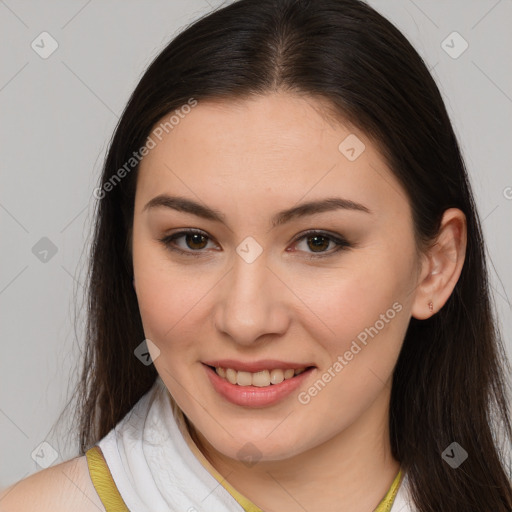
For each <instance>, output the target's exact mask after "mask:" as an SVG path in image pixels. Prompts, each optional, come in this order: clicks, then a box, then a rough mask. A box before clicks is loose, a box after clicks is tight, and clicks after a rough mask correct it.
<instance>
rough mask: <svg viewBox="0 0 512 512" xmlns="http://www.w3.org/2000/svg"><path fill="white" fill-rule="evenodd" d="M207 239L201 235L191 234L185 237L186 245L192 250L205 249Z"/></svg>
mask: <svg viewBox="0 0 512 512" xmlns="http://www.w3.org/2000/svg"><path fill="white" fill-rule="evenodd" d="M207 238H208V237H206V236H204V235H201V234H199V233H192V234H190V233H189V234H186V235H185V243H186V244H187V247H189V248H190V249H204V248H205V247H206V242H207ZM198 246H199V247H198Z"/></svg>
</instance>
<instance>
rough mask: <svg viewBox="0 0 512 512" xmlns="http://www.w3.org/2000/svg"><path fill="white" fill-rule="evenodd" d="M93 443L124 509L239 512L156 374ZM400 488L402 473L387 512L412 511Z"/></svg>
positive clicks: (154, 511) (235, 503) (142, 511)
mask: <svg viewBox="0 0 512 512" xmlns="http://www.w3.org/2000/svg"><path fill="white" fill-rule="evenodd" d="M97 444H98V445H99V447H100V448H101V450H102V452H103V456H104V457H105V460H106V462H107V464H108V467H109V469H110V472H111V474H112V478H113V479H114V483H115V484H116V486H117V489H118V491H119V493H120V494H121V497H122V498H123V500H124V502H125V503H126V506H127V507H128V508H129V509H130V510H136V511H137V512H169V511H173V512H200V511H208V512H243V508H242V506H241V505H240V504H239V503H238V502H237V501H236V500H235V498H234V497H233V496H232V495H231V494H230V493H229V492H228V490H227V489H225V488H224V487H223V486H222V485H220V484H219V482H218V481H217V480H216V478H215V477H214V476H213V475H212V474H211V473H210V472H209V471H208V470H207V469H206V468H205V467H204V466H203V464H202V463H201V461H200V460H199V459H198V458H197V457H196V456H195V454H194V453H193V452H192V450H191V449H190V447H189V446H188V444H187V441H186V439H185V438H184V436H183V433H182V432H181V430H180V427H179V425H178V422H177V420H176V418H175V415H174V412H173V408H172V406H171V401H170V400H169V391H168V390H167V388H166V386H165V384H164V382H163V381H162V379H161V377H160V376H157V379H156V381H155V384H154V385H153V387H152V388H151V389H150V390H149V391H148V392H147V393H146V394H145V395H143V396H142V397H141V398H140V400H139V401H138V402H137V403H136V404H135V405H134V406H133V408H132V409H131V410H130V412H129V413H128V414H126V416H125V417H124V418H123V419H122V420H121V421H120V422H119V423H118V424H117V425H116V427H115V428H113V429H112V430H111V431H110V432H109V433H108V434H107V435H106V436H105V437H104V438H103V439H101V440H100V441H99V442H98V443H97ZM406 485H407V475H404V478H403V479H402V483H401V485H400V487H399V490H398V493H397V495H396V497H395V501H394V503H393V507H392V509H391V512H412V509H411V508H410V506H409V505H408V501H409V500H408V499H407V496H406Z"/></svg>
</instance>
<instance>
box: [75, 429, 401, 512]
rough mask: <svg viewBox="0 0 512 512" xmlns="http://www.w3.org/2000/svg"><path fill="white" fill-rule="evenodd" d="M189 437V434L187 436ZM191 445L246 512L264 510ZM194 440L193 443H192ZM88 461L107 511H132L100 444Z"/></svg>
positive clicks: (384, 509) (392, 492) (385, 505)
mask: <svg viewBox="0 0 512 512" xmlns="http://www.w3.org/2000/svg"><path fill="white" fill-rule="evenodd" d="M187 437H188V436H187ZM187 441H189V446H190V447H191V448H192V450H193V451H194V453H195V454H196V456H197V457H198V458H199V460H200V461H201V462H202V463H203V465H204V466H205V467H206V468H207V469H208V470H209V471H210V472H211V473H212V474H213V476H214V477H215V478H216V479H217V480H218V481H219V482H220V483H221V484H222V486H223V487H224V488H225V489H226V490H227V491H228V492H229V493H230V494H231V495H232V496H233V498H235V500H236V501H237V502H238V503H239V504H240V505H241V506H242V508H243V509H244V511H245V512H263V511H262V510H261V509H260V508H259V507H257V506H256V505H255V504H254V503H252V502H251V501H250V500H249V499H247V498H246V497H245V496H243V495H242V494H241V493H239V492H238V491H237V490H236V489H235V488H234V487H233V486H232V485H231V484H229V483H228V482H227V481H226V479H225V478H224V477H223V476H222V475H221V474H220V473H219V472H218V471H217V470H216V469H215V468H214V467H213V466H212V465H211V464H210V463H209V461H208V460H207V459H206V457H205V456H204V455H203V453H202V452H201V451H200V450H199V448H198V447H197V445H196V444H195V443H194V442H193V441H192V439H191V438H190V437H188V439H187ZM190 441H192V443H190ZM85 455H86V457H87V463H88V465H89V473H90V475H91V480H92V482H93V484H94V487H95V488H96V492H97V493H98V496H99V497H100V499H101V502H102V503H103V506H104V507H105V509H106V511H107V512H130V511H129V509H128V507H127V506H126V504H125V502H124V501H123V498H122V497H121V495H120V494H119V491H118V490H117V487H116V484H115V482H114V479H113V478H112V475H111V473H110V470H109V468H108V465H107V463H106V461H105V458H104V457H103V454H102V452H101V449H100V447H99V446H93V447H92V448H91V449H90V450H87V452H86V453H85ZM401 479H402V470H401V469H400V471H398V474H397V475H396V477H395V479H394V480H393V483H392V484H391V487H390V488H389V490H388V492H387V493H386V496H384V498H383V499H382V501H381V502H380V503H379V505H378V506H377V508H376V509H375V511H374V512H389V511H390V510H391V507H392V506H393V502H394V501H395V497H396V494H397V492H398V488H399V486H400V482H401Z"/></svg>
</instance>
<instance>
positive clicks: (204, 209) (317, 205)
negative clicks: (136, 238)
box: [142, 194, 372, 227]
mask: <svg viewBox="0 0 512 512" xmlns="http://www.w3.org/2000/svg"><path fill="white" fill-rule="evenodd" d="M153 208H171V209H173V210H177V211H180V212H185V213H191V214H192V215H196V216H197V217H201V218H203V219H207V220H212V221H215V222H220V223H222V224H226V217H225V215H224V214H223V213H221V212H220V211H218V210H215V209H212V208H209V207H208V206H204V205H202V204H200V203H197V202H196V201H193V200H191V199H187V198H185V197H178V196H169V195H167V194H161V195H158V196H156V197H154V198H153V199H151V200H150V201H149V202H148V203H147V204H146V205H145V206H144V208H143V209H142V211H143V212H144V211H146V210H151V209H153ZM340 209H343V210H353V211H360V212H364V213H369V214H372V211H371V210H370V209H368V208H367V207H366V206H364V205H362V204H360V203H356V202H355V201H351V200H350V199H342V198H341V197H328V198H325V199H321V200H317V201H309V202H307V203H302V204H299V205H298V206H294V207H292V208H289V209H287V210H282V211H280V212H278V213H276V214H275V215H274V216H273V217H272V227H276V226H280V225H282V224H285V223H287V222H289V221H290V220H292V219H296V218H299V217H305V216H307V215H314V214H315V213H322V212H328V211H334V210H340Z"/></svg>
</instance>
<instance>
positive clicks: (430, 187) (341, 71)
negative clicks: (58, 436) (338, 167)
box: [76, 0, 512, 512]
mask: <svg viewBox="0 0 512 512" xmlns="http://www.w3.org/2000/svg"><path fill="white" fill-rule="evenodd" d="M277 90H283V91H289V92H291V93H297V94H303V95H305V96H309V97H316V98H319V99H322V100H324V101H327V103H328V104H329V105H330V107H331V110H332V112H333V113H334V114H335V115H338V116H339V119H346V120H348V121H349V122H351V123H353V124H354V125H355V126H357V127H358V128H360V129H361V130H362V131H363V132H365V133H366V134H367V135H368V136H369V137H371V138H372V140H374V141H375V142H376V143H377V144H378V145H379V148H380V149H381V151H382V154H383V155H384V157H385V158H386V160H387V162H388V164H389V166H390V168H391V169H392V171H393V173H394V174H395V175H396V177H397V179H398V180H399V181H400V182H401V183H402V185H403V187H404V188H405V190H406V192H407V195H408V198H409V200H410V203H411V207H412V211H413V220H414V227H415V235H416V238H417V242H418V247H419V248H421V249H425V248H427V247H428V246H429V244H430V243H432V242H433V241H434V240H435V237H436V234H437V233H438V230H439V227H440V221H441V217H442V214H443V212H444V211H445V210H446V209H448V208H451V207H455V208H459V209H461V210H462V211H463V212H464V214H465V215H466V219H467V230H468V243H467V252H466V259H465V263H464V266H463V269H462V273H461V276H460V278H459V281H458V282H457V284H456V286H455V289H454V291H453V293H452V295H451V296H450V298H449V300H448V301H447V302H446V304H445V306H444V307H443V308H442V309H441V310H440V311H439V312H438V313H437V314H435V315H434V316H432V317H431V318H429V319H428V320H424V321H419V320H416V319H415V318H411V320H410V324H409V327H408V330H407V333H406V336H405V340H404V343H403V348H402V350H401V353H400V355H399V358H398V361H397V364H396V367H395V370H394V375H393V386H392V394H391V403H390V416H389V422H390V436H391V446H392V452H393V456H394V457H395V458H396V459H397V460H398V461H399V462H400V463H401V466H402V468H403V470H404V471H405V472H406V473H407V475H408V477H409V485H410V490H411V493H412V497H413V500H414V503H415V505H416V507H417V509H418V510H419V511H420V512H439V511H441V510H442V511H443V512H460V511H461V510H464V511H475V512H482V511H493V512H502V511H503V512H505V511H510V510H512V488H511V483H510V479H509V475H507V469H506V467H505V466H506V464H505V460H504V454H503V452H502V450H501V449H500V446H499V443H498V440H497V438H495V437H494V435H495V433H496V432H497V429H498V428H500V429H501V430H500V432H501V434H502V438H503V439H504V441H505V443H507V442H508V443H509V444H510V442H511V441H512V429H511V422H510V411H509V405H508V401H507V386H506V382H507V381H506V380H505V375H507V374H508V375H510V366H509V364H508V361H507V360H506V354H505V351H504V347H503V344H502V341H501V335H500V332H499V330H498V326H497V321H496V317H495V315H496V313H495V312H494V309H493V304H492V303H491V295H490V288H489V281H488V271H487V266H486V265H487V263H486V256H485V251H484V242H483V237H482V231H481V226H480V220H479V217H478V214H477V211H476V208H475V202H474V198H473V194H472V191H471V187H470V184H469V180H468V176H467V172H466V169H465V164H464V161H463V158H462V155H461V152H460V149H459V145H458V143H457V140H456V137H455V134H454V131H453V128H452V125H451V123H450V119H449V117H448V114H447V111H446V108H445V106H444V103H443V100H442V98H441V95H440V93H439V90H438V88H437V86H436V83H435V82H434V80H433V78H432V77H431V75H430V73H429V71H428V69H427V67H426V66H425V63H424V62H423V60H422V59H421V57H420V56H419V55H418V53H417V52H416V51H415V50H414V48H413V47H412V45H411V44H410V43H409V42H408V41H407V40H406V38H405V37H404V36H403V35H402V34H401V33H400V32H399V31H398V30H397V29H396V28H395V27H394V26H393V25H392V24H391V23H390V22H389V21H387V20H386V19H385V18H383V17H382V16H381V15H379V14H378V13H377V12H376V11H375V10H373V9H372V8H371V7H369V6H368V5H366V4H365V3H363V2H361V1H359V0H240V1H236V2H234V3H232V4H230V5H228V6H226V7H223V8H220V9H218V10H215V11H213V12H211V13H209V14H208V15H206V16H204V17H202V18H201V19H199V20H197V21H196V22H194V23H193V24H191V25H190V26H189V27H187V28H186V30H184V31H182V32H181V33H180V34H179V35H178V36H177V37H176V38H175V39H174V40H172V41H171V42H170V43H169V44H168V45H167V46H166V47H165V48H164V50H163V51H162V52H161V53H160V54H159V55H158V56H157V57H156V58H155V59H154V61H153V62H152V63H151V65H150V66H149V67H148V69H147V70H146V72H145V74H144V75H143V77H142V78H141V80H140V82H139V84H138V85H137V87H136V89H135V91H134V92H133V94H132V96H131V98H130V100H129V102H128V105H127V106H126V109H125V111H124V113H123V115H122V117H121V119H120V121H119V123H118V126H117V127H116V130H115V133H114V135H113V138H112V140H111V143H110V146H109V150H108V154H107V157H106V161H105V164H104V169H103V174H102V177H101V184H100V187H102V188H101V194H100V195H99V196H98V197H100V199H99V200H98V201H97V207H96V208H97V210H96V217H95V218H96V222H95V226H94V237H93V242H92V247H91V258H90V262H91V266H90V271H89V274H88V282H87V291H88V294H87V314H88V319H87V342H86V348H85V353H84V356H83V370H82V374H81V378H80V382H79V386H78V387H77V390H76V391H77V396H78V401H77V409H76V410H77V417H78V422H79V425H78V429H79V437H80V439H79V450H80V454H83V453H85V451H86V450H87V449H88V448H89V447H91V446H92V445H93V444H95V443H96V442H97V441H98V440H99V439H101V438H102V437H103V436H105V435H106V434H107V433H108V432H109V431H110V430H111V429H112V428H113V427H114V426H115V425H116V424H117V423H118V422H119V421H120V420H121V419H122V418H123V416H124V415H125V414H126V413H127V412H128V411H129V410H130V409H131V408H132V407H133V406H134V404H135V403H136V402H137V401H138V400H139V399H140V397H141V396H142V395H143V394H144V393H146V392H147V391H148V390H149V388H150V387H151V386H152V384H153V383H154V381H155V378H156V377H157V372H156V370H155V368H154V366H153V365H149V366H145V365H144V364H141V362H140V360H139V359H138V358H137V357H135V356H134V349H135V348H136V347H137V346H138V345H139V344H140V343H141V342H142V340H144V338H145V336H144V332H143V328H142V323H141V318H140V315H139V309H138V305H137V298H136V295H135V293H134V289H133V286H132V278H133V268H132V260H131V228H132V222H133V205H134V193H135V186H136V176H137V166H136V165H135V166H134V167H133V169H130V170H128V171H127V172H125V173H122V174H123V177H122V179H121V180H115V183H114V181H112V180H113V176H114V175H116V173H118V171H119V169H121V168H123V166H126V162H128V161H129V160H130V158H131V157H132V155H133V152H136V151H138V150H139V148H141V147H142V146H143V145H144V144H145V143H146V141H147V137H148V136H149V134H150V133H151V130H152V128H153V127H154V126H155V124H156V123H157V122H159V120H161V119H162V118H163V117H164V116H166V115H169V113H171V112H172V111H174V110H175V109H179V108H180V107H181V106H182V105H185V104H187V102H189V100H190V98H195V99H196V100H197V101H199V102H200V101H201V100H204V99H211V98H215V99H225V100H226V101H230V100H231V101H232V100H234V99H244V98H248V97H250V96H251V95H263V94H266V93H270V92H273V91H277ZM125 170H126V167H125ZM117 176H118V177H119V174H117ZM107 183H111V186H110V187H108V186H107V185H106V184H107ZM107 189H108V190H107ZM452 442H457V443H458V444H459V445H461V446H462V447H463V448H464V450H465V451H466V452H467V453H468V458H467V459H466V460H465V462H464V463H463V464H462V465H461V466H460V467H459V468H458V469H453V468H452V467H450V466H449V465H448V464H447V463H446V462H445V461H444V460H443V458H442V456H441V454H442V452H443V451H444V450H445V449H446V448H447V447H448V446H449V445H450V444H451V443H452Z"/></svg>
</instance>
